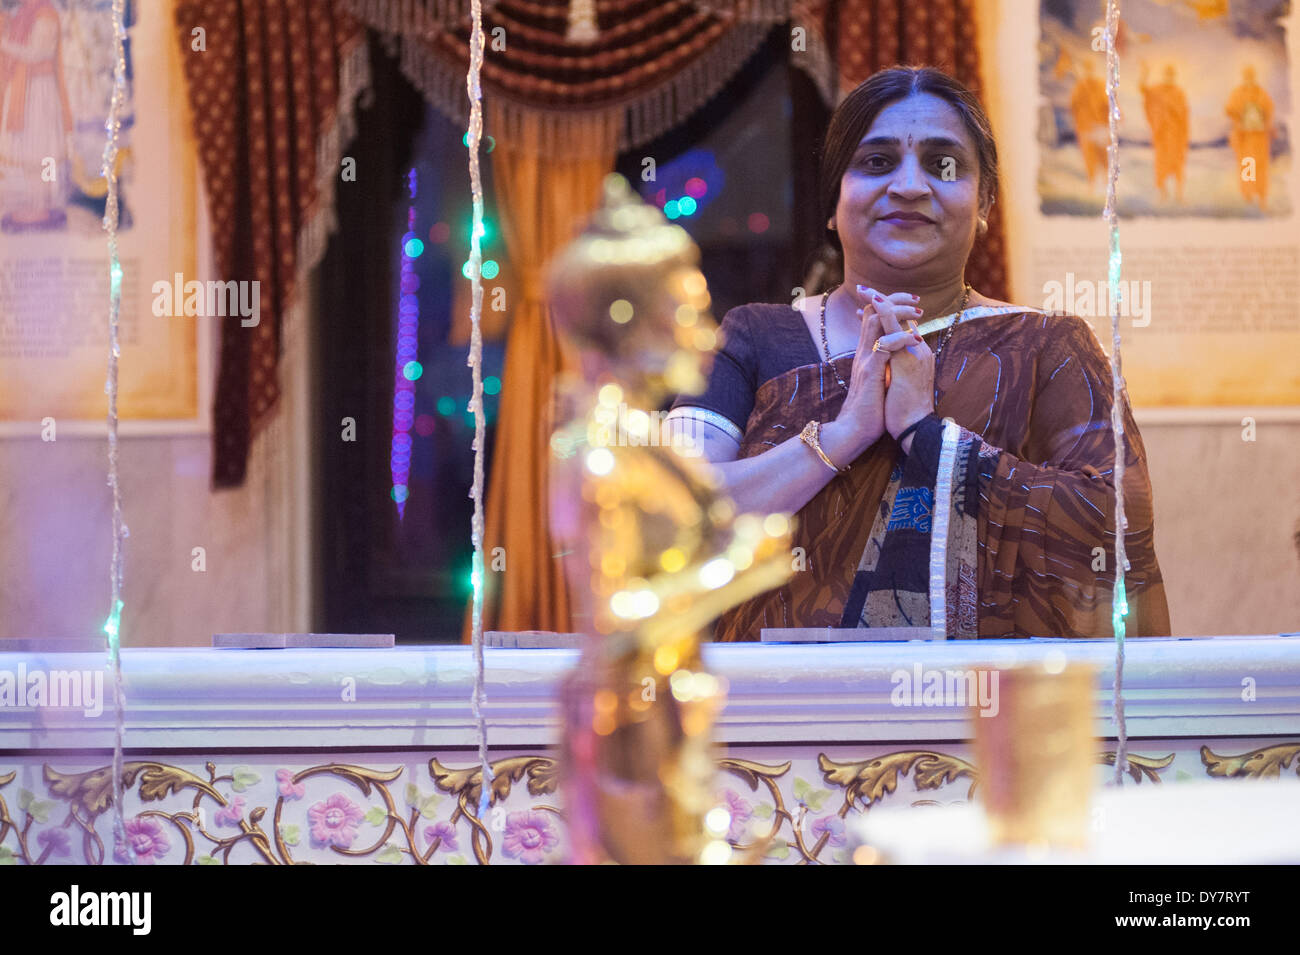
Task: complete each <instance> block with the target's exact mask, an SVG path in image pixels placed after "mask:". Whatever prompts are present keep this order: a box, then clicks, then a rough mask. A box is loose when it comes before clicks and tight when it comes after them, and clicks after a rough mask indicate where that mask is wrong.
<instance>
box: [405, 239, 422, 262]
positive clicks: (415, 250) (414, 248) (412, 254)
mask: <svg viewBox="0 0 1300 955" xmlns="http://www.w3.org/2000/svg"><path fill="white" fill-rule="evenodd" d="M423 251H424V243H423V242H421V241H420V240H419V239H410V240H408V241H407V243H406V257H407V258H408V259H418V258H419V257H420V253H422V252H423Z"/></svg>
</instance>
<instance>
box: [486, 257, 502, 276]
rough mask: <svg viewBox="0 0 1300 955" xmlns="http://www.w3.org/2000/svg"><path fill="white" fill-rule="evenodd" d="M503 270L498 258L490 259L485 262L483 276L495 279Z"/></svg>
mask: <svg viewBox="0 0 1300 955" xmlns="http://www.w3.org/2000/svg"><path fill="white" fill-rule="evenodd" d="M500 271H501V266H499V265H497V263H496V259H488V260H487V261H486V262H484V263H483V277H484V278H485V279H494V278H496V277H497V273H499V272H500Z"/></svg>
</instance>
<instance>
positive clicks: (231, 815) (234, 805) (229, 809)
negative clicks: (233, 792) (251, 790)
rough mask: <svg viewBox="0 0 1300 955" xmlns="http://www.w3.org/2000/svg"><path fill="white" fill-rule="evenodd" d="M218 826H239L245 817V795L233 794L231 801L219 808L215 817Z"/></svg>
mask: <svg viewBox="0 0 1300 955" xmlns="http://www.w3.org/2000/svg"><path fill="white" fill-rule="evenodd" d="M213 818H214V819H216V821H217V825H218V826H237V825H239V823H240V820H242V819H243V818H244V797H243V796H232V797H230V802H228V803H226V805H224V806H222V807H221V808H220V809H218V810H217V812H216V815H215V816H214V817H213Z"/></svg>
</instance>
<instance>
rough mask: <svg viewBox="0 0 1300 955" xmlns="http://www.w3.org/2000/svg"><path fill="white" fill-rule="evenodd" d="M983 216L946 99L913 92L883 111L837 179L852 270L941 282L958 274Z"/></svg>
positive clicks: (965, 141) (971, 162) (839, 216)
mask: <svg viewBox="0 0 1300 955" xmlns="http://www.w3.org/2000/svg"><path fill="white" fill-rule="evenodd" d="M982 213H983V214H987V210H985V209H981V207H980V200H979V157H978V154H977V153H976V151H975V144H974V142H973V141H972V139H971V136H970V134H969V133H968V132H967V131H966V127H965V124H963V123H962V120H961V117H960V115H959V114H958V113H957V111H956V110H955V109H954V108H953V107H952V106H951V105H949V104H948V103H947V102H946V101H944V100H942V99H940V98H939V97H937V96H934V95H933V94H930V93H917V94H913V95H912V96H908V97H907V98H905V99H901V100H898V101H897V102H894V103H891V104H890V105H889V106H886V107H885V108H884V109H883V110H881V111H880V114H879V115H878V116H877V117H876V120H875V122H874V123H872V125H871V128H870V129H869V130H867V134H866V135H865V136H863V137H862V141H861V142H860V143H859V144H858V149H857V152H856V153H855V154H854V156H853V158H852V160H851V161H850V162H849V167H848V169H847V170H845V172H844V176H843V178H842V179H841V180H840V198H839V202H838V204H837V205H836V208H835V226H836V229H837V230H838V232H839V238H840V242H841V244H842V245H843V246H844V255H845V262H846V265H847V266H848V267H849V268H851V269H852V270H853V271H854V272H856V273H858V274H867V275H869V274H871V273H872V272H873V271H878V270H879V269H880V268H881V266H884V267H886V268H888V269H893V270H897V271H905V272H912V273H914V275H915V278H916V279H918V280H942V279H944V278H946V277H947V274H948V273H952V272H954V271H955V272H956V273H958V274H960V272H961V268H962V267H963V266H964V264H965V262H966V258H967V256H968V255H969V254H970V249H971V246H972V245H973V244H974V242H975V226H976V222H977V220H978V217H979V215H980V214H982ZM954 266H955V269H954Z"/></svg>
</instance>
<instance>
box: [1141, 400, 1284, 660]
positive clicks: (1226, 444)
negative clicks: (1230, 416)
mask: <svg viewBox="0 0 1300 955" xmlns="http://www.w3.org/2000/svg"><path fill="white" fill-rule="evenodd" d="M1139 426H1140V427H1141V431H1142V440H1143V443H1144V444H1145V445H1146V449H1147V459H1148V463H1149V465H1150V468H1151V481H1152V489H1153V493H1154V495H1155V504H1156V556H1157V557H1159V559H1160V568H1161V570H1162V571H1163V572H1164V577H1165V586H1166V588H1167V591H1168V595H1169V611H1170V617H1171V621H1172V623H1173V629H1174V633H1176V634H1186V635H1189V636H1197V635H1204V634H1230V633H1278V632H1286V631H1300V424H1296V423H1274V422H1268V421H1260V422H1259V423H1258V425H1257V426H1256V428H1257V430H1256V440H1255V441H1254V442H1248V441H1243V440H1242V437H1241V435H1242V430H1241V426H1240V424H1236V423H1224V424H1197V425H1170V424H1162V425H1154V424H1148V425H1146V426H1144V427H1143V426H1141V425H1140V424H1139Z"/></svg>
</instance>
